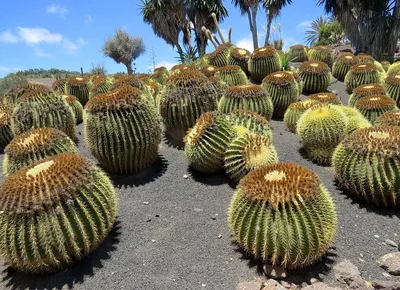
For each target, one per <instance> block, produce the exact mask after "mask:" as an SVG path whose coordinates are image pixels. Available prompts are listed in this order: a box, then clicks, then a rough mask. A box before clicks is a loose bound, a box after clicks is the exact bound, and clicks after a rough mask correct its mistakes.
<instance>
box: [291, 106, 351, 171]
mask: <svg viewBox="0 0 400 290" xmlns="http://www.w3.org/2000/svg"><path fill="white" fill-rule="evenodd" d="M347 126H348V120H347V117H346V115H345V114H344V113H343V111H342V110H340V109H339V108H337V106H336V105H332V104H322V103H321V104H316V105H314V106H312V107H311V108H309V109H308V110H307V111H305V112H304V113H303V114H302V115H301V117H300V119H299V121H298V123H297V128H296V133H297V135H299V137H300V139H301V142H302V145H303V149H304V150H305V152H306V153H307V155H308V156H309V157H310V159H311V160H312V161H314V162H316V163H317V164H320V165H329V164H330V162H331V157H332V153H333V151H334V150H335V147H336V146H337V145H338V144H339V143H340V142H341V141H342V140H343V138H344V137H345V135H346V129H347Z"/></svg>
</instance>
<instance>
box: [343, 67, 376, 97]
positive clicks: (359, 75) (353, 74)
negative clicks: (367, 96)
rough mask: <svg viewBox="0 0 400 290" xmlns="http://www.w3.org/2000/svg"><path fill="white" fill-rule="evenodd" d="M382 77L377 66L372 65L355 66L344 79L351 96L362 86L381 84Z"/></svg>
mask: <svg viewBox="0 0 400 290" xmlns="http://www.w3.org/2000/svg"><path fill="white" fill-rule="evenodd" d="M380 82H381V81H380V76H379V73H378V70H377V69H376V66H375V65H374V64H372V63H363V64H356V65H353V66H352V67H351V68H350V70H349V71H348V72H347V74H346V77H345V79H344V83H345V85H346V91H347V92H348V93H349V94H351V93H352V92H353V90H354V89H355V88H356V87H358V86H361V85H367V84H374V83H380Z"/></svg>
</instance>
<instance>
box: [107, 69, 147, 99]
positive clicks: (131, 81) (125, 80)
mask: <svg viewBox="0 0 400 290" xmlns="http://www.w3.org/2000/svg"><path fill="white" fill-rule="evenodd" d="M125 86H131V87H133V88H137V89H139V90H140V91H142V92H143V97H144V98H145V99H146V100H148V101H149V102H150V103H154V99H153V95H152V94H151V92H150V90H149V88H148V87H147V85H146V84H145V83H144V82H142V81H141V80H139V78H138V77H137V76H135V75H127V76H122V77H120V78H118V79H117V80H116V81H115V82H114V84H113V85H112V86H111V87H110V88H109V90H108V91H109V92H111V91H115V90H118V89H120V88H122V87H125Z"/></svg>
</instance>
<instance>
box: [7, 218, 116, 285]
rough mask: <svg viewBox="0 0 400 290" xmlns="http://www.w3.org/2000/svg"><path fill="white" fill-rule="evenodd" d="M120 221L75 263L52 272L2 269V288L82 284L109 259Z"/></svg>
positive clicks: (114, 244)
mask: <svg viewBox="0 0 400 290" xmlns="http://www.w3.org/2000/svg"><path fill="white" fill-rule="evenodd" d="M120 230H121V226H120V221H118V220H117V222H116V223H115V224H114V227H113V228H112V230H111V231H110V233H109V234H108V236H107V237H106V239H105V240H104V241H103V243H101V245H100V246H99V247H98V248H97V249H96V250H94V251H93V252H92V253H90V254H89V255H88V256H87V257H85V258H84V259H83V260H82V261H80V262H78V263H77V264H75V265H73V266H71V267H69V268H67V269H65V270H63V271H61V272H57V273H54V274H43V275H40V274H30V273H24V272H18V271H16V270H14V269H12V268H10V267H8V268H6V269H4V270H3V271H2V281H1V282H0V283H1V284H3V285H2V286H3V287H4V288H2V286H0V287H1V288H2V289H13V290H22V289H28V290H29V289H35V290H44V289H72V288H73V287H74V285H76V284H82V283H83V282H84V281H85V278H86V277H87V276H94V275H95V269H99V268H102V267H103V261H105V260H108V259H110V257H111V255H110V253H111V252H113V251H115V250H116V245H117V244H118V243H119V236H120V234H121V232H120ZM1 284H0V285H1ZM4 284H5V285H4Z"/></svg>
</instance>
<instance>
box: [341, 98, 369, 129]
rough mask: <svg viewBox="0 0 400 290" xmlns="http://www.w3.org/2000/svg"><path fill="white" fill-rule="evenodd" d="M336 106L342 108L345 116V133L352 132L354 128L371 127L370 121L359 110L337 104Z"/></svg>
mask: <svg viewBox="0 0 400 290" xmlns="http://www.w3.org/2000/svg"><path fill="white" fill-rule="evenodd" d="M337 108H339V109H340V110H342V112H343V113H344V114H345V115H346V117H347V121H348V122H347V128H346V132H345V133H346V135H348V134H350V133H352V132H354V131H355V130H358V129H361V128H368V127H371V126H372V125H371V123H370V122H369V121H368V120H367V119H366V118H365V117H364V116H363V114H361V113H360V111H359V110H357V109H356V108H353V107H348V106H344V105H338V106H337Z"/></svg>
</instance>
